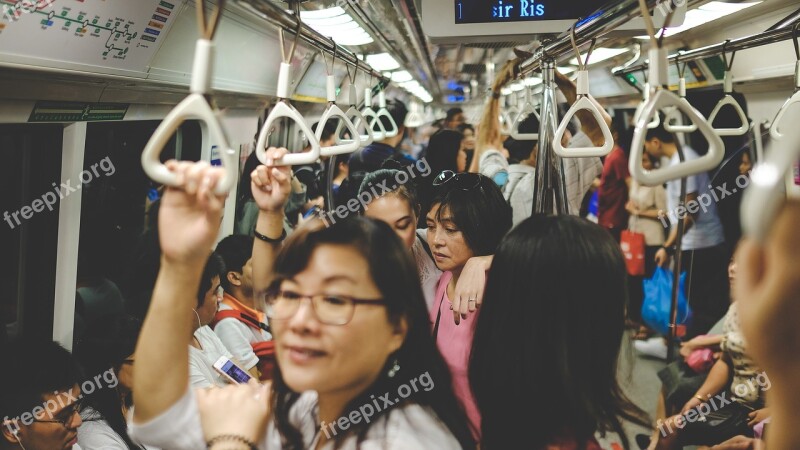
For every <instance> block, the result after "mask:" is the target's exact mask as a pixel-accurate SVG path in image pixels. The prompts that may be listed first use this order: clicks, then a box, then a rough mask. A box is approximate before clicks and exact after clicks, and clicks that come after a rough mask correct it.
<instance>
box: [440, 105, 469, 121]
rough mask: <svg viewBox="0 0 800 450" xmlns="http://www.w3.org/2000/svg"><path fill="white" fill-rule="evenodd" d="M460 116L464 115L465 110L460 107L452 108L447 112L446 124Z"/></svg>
mask: <svg viewBox="0 0 800 450" xmlns="http://www.w3.org/2000/svg"><path fill="white" fill-rule="evenodd" d="M459 114H464V110H463V109H461V108H459V107H455V108H450V109H448V110H447V116H446V117H445V118H444V120H445V122H450V121H451V120H453V117H455V116H457V115H459Z"/></svg>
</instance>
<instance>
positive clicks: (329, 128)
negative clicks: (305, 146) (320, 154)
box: [311, 120, 337, 141]
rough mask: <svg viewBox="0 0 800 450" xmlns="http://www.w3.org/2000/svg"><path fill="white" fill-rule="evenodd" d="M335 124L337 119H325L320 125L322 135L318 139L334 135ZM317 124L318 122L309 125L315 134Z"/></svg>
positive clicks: (326, 138)
mask: <svg viewBox="0 0 800 450" xmlns="http://www.w3.org/2000/svg"><path fill="white" fill-rule="evenodd" d="M336 125H337V120H328V121H326V122H325V125H324V126H323V127H322V136H321V138H320V141H327V140H328V139H330V138H331V136H333V135H335V134H336ZM318 126H319V122H316V123H314V125H312V126H311V131H313V132H314V133H315V134H316V133H317V127H318Z"/></svg>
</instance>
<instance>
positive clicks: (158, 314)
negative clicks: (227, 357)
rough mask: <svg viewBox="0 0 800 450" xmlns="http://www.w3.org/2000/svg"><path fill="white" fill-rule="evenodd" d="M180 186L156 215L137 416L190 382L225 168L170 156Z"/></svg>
mask: <svg viewBox="0 0 800 450" xmlns="http://www.w3.org/2000/svg"><path fill="white" fill-rule="evenodd" d="M166 166H167V168H168V169H169V170H170V171H172V172H174V173H175V174H177V175H178V184H179V187H170V188H167V190H166V192H165V193H164V197H163V199H162V201H161V202H162V203H161V208H160V210H159V217H158V229H159V236H160V240H161V252H162V254H161V269H160V271H159V273H158V279H157V280H156V285H155V288H154V290H153V298H152V301H151V303H150V308H149V310H148V312H147V317H146V318H145V320H144V324H143V325H142V332H141V334H140V336H139V341H138V343H137V346H136V364H135V365H134V367H133V373H134V382H133V392H134V394H133V398H134V403H135V404H136V409H135V413H134V421H135V422H137V423H143V422H147V421H149V420H151V419H153V418H155V417H156V416H158V415H160V414H161V413H163V412H164V411H166V410H167V409H168V408H169V407H170V406H172V405H173V404H175V403H176V402H177V401H178V400H179V399H180V398H181V397H182V396H183V395H184V394H185V393H186V389H187V387H188V385H189V350H188V348H189V340H190V339H191V335H192V325H191V321H192V320H194V319H193V318H192V316H191V310H192V308H193V307H195V305H196V303H197V295H196V294H197V289H198V286H199V285H200V277H201V274H202V272H203V266H204V265H205V263H206V260H207V259H208V255H209V254H210V253H211V249H212V248H213V245H214V240H215V239H216V237H217V235H218V234H219V226H220V220H221V219H222V210H223V206H224V204H225V197H224V196H219V195H216V194H214V186H216V184H217V182H218V181H219V180H220V179H221V178H222V176H223V175H224V170H223V169H220V168H212V167H211V166H210V165H209V164H208V163H206V162H199V163H191V162H178V161H169V162H167V163H166Z"/></svg>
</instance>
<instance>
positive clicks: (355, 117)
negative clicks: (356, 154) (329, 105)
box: [336, 58, 374, 147]
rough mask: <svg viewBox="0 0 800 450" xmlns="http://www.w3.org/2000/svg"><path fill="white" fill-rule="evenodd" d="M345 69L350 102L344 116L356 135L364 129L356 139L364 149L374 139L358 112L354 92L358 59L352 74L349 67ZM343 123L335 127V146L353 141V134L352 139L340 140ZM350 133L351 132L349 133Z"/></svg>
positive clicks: (365, 120)
mask: <svg viewBox="0 0 800 450" xmlns="http://www.w3.org/2000/svg"><path fill="white" fill-rule="evenodd" d="M345 68H346V69H347V76H348V77H349V78H350V87H349V100H350V109H348V110H347V112H346V113H345V115H346V116H347V117H348V118H349V119H350V121H351V122H352V123H353V126H354V128H355V129H356V131H355V132H356V133H358V129H359V128H362V127H363V129H364V133H363V134H359V135H358V139H359V140H360V141H361V146H363V147H366V146H367V145H370V144H372V141H373V140H374V137H373V135H372V129H371V128H370V127H369V126H368V122H367V119H366V118H364V116H363V115H362V114H361V111H359V109H358V107H357V104H358V92H357V91H356V81H357V77H358V58H356V66H355V69H354V70H353V72H352V74H351V73H350V66H345ZM344 128H345V123H344V122H343V121H341V120H340V121H339V125H338V126H337V127H336V143H337V144H349V143H351V142H353V141H355V134H352V136H354V138H353V139H342V131H344ZM351 132H352V131H351Z"/></svg>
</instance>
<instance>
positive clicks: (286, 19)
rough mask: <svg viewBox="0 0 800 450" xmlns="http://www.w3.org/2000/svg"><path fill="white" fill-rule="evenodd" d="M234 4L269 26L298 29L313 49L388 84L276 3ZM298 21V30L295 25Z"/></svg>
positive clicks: (238, 0)
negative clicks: (261, 19)
mask: <svg viewBox="0 0 800 450" xmlns="http://www.w3.org/2000/svg"><path fill="white" fill-rule="evenodd" d="M235 3H237V4H238V5H240V6H242V7H244V8H246V9H250V10H252V11H253V13H254V14H256V15H258V16H259V17H261V18H263V19H264V20H266V21H267V22H268V23H269V24H270V25H273V26H275V27H278V28H282V29H284V30H286V31H288V32H291V33H294V32H295V30H298V29H299V36H298V37H299V38H300V39H302V40H303V42H305V43H306V44H309V45H310V46H312V47H314V48H315V49H317V50H319V51H321V52H325V53H327V54H328V55H330V56H334V57H338V59H339V60H341V61H342V62H344V63H345V64H349V65H351V66H353V67H355V68H356V69H357V70H361V71H363V72H365V73H367V74H369V75H371V76H373V77H375V78H377V79H378V80H379V82H381V84H382V85H384V86H385V85H387V84H388V83H389V79H388V78H386V77H385V76H383V74H382V73H380V72H378V71H376V70H375V69H373V68H372V67H370V66H369V65H368V64H367V63H366V61H361V60H360V59H358V57H357V56H356V55H355V54H354V53H352V52H351V51H350V50H348V49H346V48H344V47H342V46H341V45H337V44H336V43H335V42H334V41H333V40H332V39H330V38H328V37H327V36H324V35H322V34H320V33H319V32H317V31H316V30H314V29H313V28H311V27H309V26H308V25H306V24H305V23H303V22H302V21H300V18H299V17H295V15H294V14H289V13H287V12H286V11H284V10H283V8H281V7H280V6H279V5H278V4H277V3H273V2H271V1H269V0H235ZM298 21H300V27H299V28H298V24H297V22H298Z"/></svg>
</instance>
